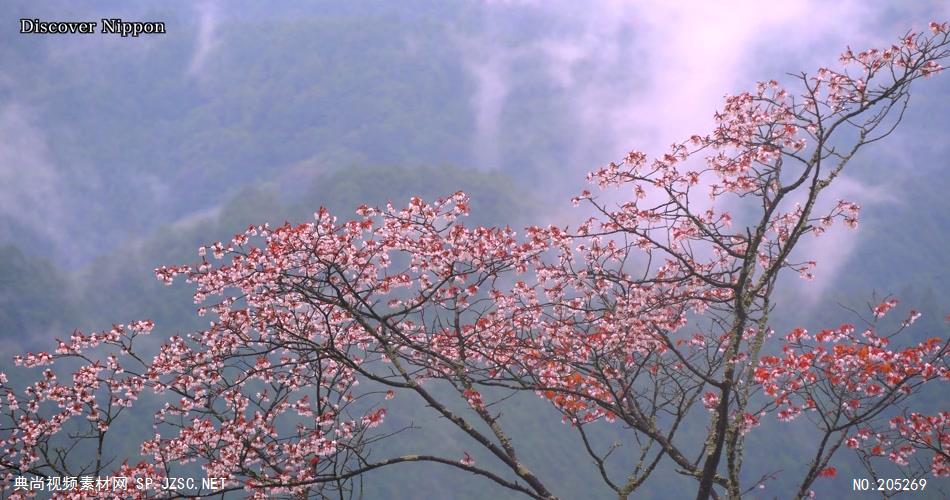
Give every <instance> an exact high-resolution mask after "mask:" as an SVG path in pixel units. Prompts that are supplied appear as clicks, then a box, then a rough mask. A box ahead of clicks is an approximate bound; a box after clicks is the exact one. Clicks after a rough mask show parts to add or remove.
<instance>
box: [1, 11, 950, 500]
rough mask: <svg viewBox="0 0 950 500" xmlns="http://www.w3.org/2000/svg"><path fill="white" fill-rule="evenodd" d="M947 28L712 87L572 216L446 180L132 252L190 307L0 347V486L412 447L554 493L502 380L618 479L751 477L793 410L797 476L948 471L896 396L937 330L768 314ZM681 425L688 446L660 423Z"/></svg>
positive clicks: (939, 52) (345, 463)
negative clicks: (497, 215)
mask: <svg viewBox="0 0 950 500" xmlns="http://www.w3.org/2000/svg"><path fill="white" fill-rule="evenodd" d="M948 46H950V30H948V25H947V24H946V23H943V24H938V23H932V24H931V25H930V32H928V33H908V34H906V35H905V36H904V37H902V38H901V39H900V40H899V41H898V42H897V43H895V44H894V45H892V46H890V47H886V48H883V49H870V50H866V51H863V52H859V53H855V52H853V51H851V50H850V49H849V50H848V51H846V52H845V53H844V54H843V55H842V57H841V63H842V68H840V69H831V68H821V69H819V70H818V71H817V73H816V74H814V75H808V74H805V73H802V74H799V75H793V78H792V81H793V83H794V84H795V86H794V87H793V88H789V89H786V88H785V87H782V86H781V85H779V83H778V82H776V81H770V82H765V83H760V84H759V85H757V86H756V88H755V90H753V91H751V92H746V93H742V94H739V95H736V96H730V97H727V98H726V102H725V105H724V107H723V109H722V110H721V111H720V112H718V113H717V114H716V127H715V129H714V130H712V131H711V132H710V133H708V134H706V135H694V136H692V137H691V138H690V139H689V140H687V141H685V142H682V143H677V144H674V145H673V146H672V147H671V149H670V151H669V152H668V153H666V154H663V155H661V156H659V157H657V158H653V159H650V158H648V157H647V156H646V155H645V154H643V153H641V152H638V151H632V152H630V153H629V154H628V155H626V157H625V158H623V159H622V160H621V161H619V162H618V163H610V164H609V165H607V166H605V167H603V168H600V169H597V170H596V171H594V172H591V174H589V176H588V181H589V182H591V183H592V184H593V187H592V189H599V190H600V192H599V193H598V194H593V193H591V192H590V191H587V190H585V191H583V192H582V193H581V194H580V195H578V196H577V197H575V198H574V200H573V201H574V203H575V204H576V205H580V204H581V203H584V204H585V205H586V206H587V207H589V208H590V209H591V213H592V214H593V215H592V216H591V217H590V218H589V219H587V220H586V221H584V222H583V223H582V224H580V226H579V227H578V228H576V229H574V230H570V229H567V228H560V227H557V226H549V227H546V228H542V227H529V228H526V229H525V231H524V234H523V235H518V234H516V233H515V232H514V231H513V230H511V229H510V228H484V227H475V228H469V227H466V226H465V225H464V224H463V223H461V222H459V221H458V218H459V217H461V216H464V215H465V214H467V212H468V198H467V197H466V196H465V194H464V193H461V192H459V193H456V194H454V195H452V196H450V197H448V198H445V199H440V200H436V201H435V202H433V203H426V202H424V201H423V200H421V199H418V198H413V199H412V200H411V201H410V203H409V205H408V206H406V207H405V208H401V209H397V208H395V207H393V206H391V205H389V206H386V207H381V208H374V207H368V206H361V207H359V209H358V210H357V216H358V217H357V218H356V219H353V220H349V221H345V222H340V221H339V220H338V219H336V218H335V217H333V216H331V215H330V214H329V213H328V212H327V211H326V210H323V209H321V210H319V211H318V212H317V213H315V214H314V221H312V222H309V223H305V224H300V225H291V224H285V225H283V226H280V227H276V228H271V227H269V226H267V225H261V226H252V227H249V228H247V230H246V231H244V232H243V233H240V234H238V235H235V236H234V238H233V239H232V241H230V242H227V243H221V242H217V243H214V244H211V245H208V246H207V247H203V248H201V249H200V250H199V257H200V259H201V261H200V263H198V264H196V265H193V266H173V267H162V268H159V269H156V275H157V276H158V278H159V279H161V280H164V281H165V282H167V283H171V282H173V281H174V280H175V279H176V278H177V277H179V276H182V277H184V278H185V279H187V280H188V281H189V282H190V283H192V284H193V285H194V287H195V302H196V304H198V305H199V309H198V314H199V315H201V316H205V315H210V316H211V317H212V318H213V321H211V322H210V326H209V327H208V328H207V329H206V330H203V331H199V332H194V333H191V334H189V335H181V336H179V335H176V336H173V337H171V338H170V339H168V340H166V341H164V342H162V343H161V346H160V348H158V352H157V353H152V354H146V353H147V352H148V351H149V350H148V349H147V348H146V347H143V343H142V342H141V341H140V340H139V339H140V337H142V336H144V335H147V334H148V333H149V332H151V330H152V329H153V327H154V325H153V324H152V323H151V322H148V321H137V322H133V323H131V324H129V325H114V326H113V328H111V329H110V330H108V331H105V332H99V333H93V334H88V335H87V334H82V333H80V332H76V333H74V334H73V336H72V337H71V339H70V340H69V341H60V342H59V345H58V347H57V348H56V350H55V351H54V352H52V353H38V354H32V353H31V354H27V355H25V356H23V357H18V358H17V360H16V364H18V365H22V368H23V370H34V371H38V372H39V376H38V379H37V380H36V381H35V382H33V383H31V384H25V385H24V384H18V383H14V382H13V381H11V380H8V376H7V375H4V374H0V396H2V397H3V400H2V401H0V415H2V417H0V418H2V420H0V449H2V450H3V451H2V453H0V471H2V474H3V478H2V480H3V483H2V487H3V488H4V491H6V492H8V493H10V494H11V495H13V497H18V496H28V494H27V492H25V491H22V490H17V489H15V488H14V483H13V479H14V478H15V477H17V476H24V475H29V476H32V477H40V478H43V477H51V476H81V475H93V476H98V475H116V476H124V477H129V478H150V479H152V480H155V481H160V480H162V479H163V478H167V477H172V476H174V475H175V474H176V472H175V471H179V470H181V469H180V467H182V466H187V464H191V463H195V464H198V465H200V466H201V467H202V468H203V471H204V474H205V475H206V476H208V477H221V478H226V482H225V487H224V491H245V492H246V493H247V494H248V495H250V496H253V497H257V498H270V497H273V496H293V497H318V498H320V497H328V496H335V497H339V496H345V495H347V494H352V493H355V492H356V491H358V484H357V483H356V482H355V481H354V480H356V479H358V478H359V477H360V476H361V475H363V474H365V473H369V472H370V471H373V470H375V469H378V468H381V467H386V466H389V465H392V464H397V463H406V462H432V463H438V464H442V465H444V466H447V467H453V468H456V469H460V470H463V471H466V472H470V473H473V474H476V475H479V476H481V477H483V478H484V479H486V480H488V481H490V482H491V483H493V484H494V485H496V486H498V487H499V488H506V489H509V490H512V491H515V492H519V493H523V494H524V495H526V496H528V497H532V498H554V497H555V495H556V492H555V491H552V489H551V486H550V482H545V481H544V479H543V478H541V477H539V475H538V474H536V473H535V472H533V470H532V467H531V464H529V463H526V461H525V460H524V459H523V458H522V455H521V454H520V453H519V450H518V449H517V446H516V442H517V439H516V436H514V437H513V436H511V435H510V434H509V431H508V430H507V429H506V427H505V424H504V421H503V418H502V411H501V408H504V405H505V403H506V401H508V398H509V397H510V396H511V395H512V394H517V393H522V392H527V393H534V394H537V396H539V397H540V398H542V399H544V400H546V401H548V402H550V404H551V405H552V406H553V407H554V408H555V409H556V410H557V411H559V412H560V413H561V414H562V416H563V421H564V422H565V423H566V424H568V425H569V426H570V427H571V428H572V429H575V430H576V432H577V434H578V440H579V443H580V445H581V446H583V448H584V449H585V450H586V451H587V453H588V454H589V455H590V457H591V459H592V461H593V464H594V467H596V468H597V471H598V472H599V474H600V476H601V477H602V479H603V482H604V485H605V486H606V487H607V488H610V489H611V490H612V491H613V492H614V493H615V494H616V495H617V496H618V497H619V498H627V497H628V496H629V495H630V494H631V493H632V492H634V491H635V490H637V489H638V488H640V487H641V486H643V485H644V484H646V483H647V481H648V479H649V477H650V476H651V474H652V473H653V472H654V471H655V470H656V469H657V467H658V466H660V464H661V462H663V461H664V460H668V461H669V462H668V463H671V464H672V466H673V467H674V468H675V470H676V471H677V472H678V473H679V474H681V475H683V476H684V477H686V478H689V481H693V483H691V484H695V485H696V492H697V498H700V499H705V498H709V497H716V498H718V497H720V496H723V495H724V496H727V497H729V498H739V497H741V496H742V495H743V494H745V493H747V492H748V491H750V490H751V489H753V488H757V487H762V486H764V485H765V483H766V482H767V481H768V480H770V479H772V478H773V477H774V475H773V474H768V475H766V476H763V477H759V478H756V477H748V475H747V474H743V461H744V459H745V458H746V456H758V455H757V454H758V453H760V451H757V450H750V449H747V443H746V438H747V436H748V435H749V433H751V432H754V431H755V429H756V428H757V426H758V425H759V424H760V423H761V422H762V421H763V419H766V418H774V419H777V420H779V421H793V420H799V421H800V420H802V419H807V420H808V422H809V424H810V425H811V426H812V430H811V435H813V436H815V437H816V441H817V445H816V447H815V449H814V450H813V452H812V455H811V457H810V459H809V460H810V461H809V463H808V464H807V466H806V467H805V470H804V472H803V475H802V477H801V478H800V479H796V481H797V482H798V484H799V487H798V489H797V491H796V492H794V495H795V496H796V497H799V498H801V497H807V496H809V495H811V491H812V487H813V485H814V483H815V482H816V481H820V480H821V479H822V478H825V477H830V476H834V475H835V474H836V470H837V469H836V466H835V463H836V462H835V459H836V458H837V457H839V456H840V454H839V453H840V452H841V451H843V450H853V451H854V452H855V453H856V454H857V457H858V460H859V461H860V462H861V463H862V464H863V465H864V466H866V467H867V468H868V470H869V471H870V472H871V473H872V474H875V473H876V472H875V471H876V470H877V469H876V467H877V466H878V464H879V463H881V462H882V461H888V462H890V463H893V464H894V465H895V466H898V467H902V468H903V470H904V471H905V474H907V477H908V478H914V479H916V478H920V477H924V475H925V474H926V475H933V476H947V475H950V462H948V454H947V453H948V449H950V432H948V417H950V413H948V411H947V410H946V409H942V410H939V411H937V412H936V413H934V412H932V411H930V408H929V407H928V406H927V405H925V404H922V403H921V399H920V397H919V395H921V394H922V393H923V391H925V390H926V388H927V387H930V385H932V384H930V382H934V383H940V382H941V381H942V382H946V381H948V379H950V373H948V370H947V357H948V340H947V338H946V336H943V337H940V336H934V337H932V338H930V339H928V340H924V341H921V342H917V343H913V342H907V340H906V335H902V334H903V331H904V330H905V328H907V327H909V326H910V325H911V324H912V323H913V322H914V321H915V320H916V319H917V317H918V316H919V313H916V312H914V311H911V312H910V313H909V315H908V316H907V317H906V318H905V319H903V320H902V321H900V324H899V326H897V327H896V328H894V329H893V331H891V330H888V328H889V327H888V326H887V325H886V324H884V323H880V322H883V321H885V320H886V319H887V318H889V316H887V315H888V313H889V312H891V311H892V309H893V308H894V307H895V305H897V302H896V299H894V298H891V297H887V298H885V300H883V301H881V302H878V303H875V304H873V305H872V307H870V308H869V310H868V312H867V314H866V315H865V316H867V321H866V322H865V324H862V325H860V326H858V325H855V324H842V325H840V326H837V327H833V328H829V329H825V330H821V331H819V332H818V333H814V334H812V333H809V332H808V331H807V330H805V329H804V328H795V329H793V330H791V331H789V332H786V333H776V332H775V330H774V328H773V323H774V320H773V318H772V316H771V315H772V313H773V311H774V309H775V307H776V304H775V303H774V298H775V291H776V289H777V287H779V285H780V283H781V281H780V277H781V276H784V275H787V274H789V271H791V274H798V275H800V276H801V277H802V278H805V279H810V278H811V277H812V274H813V273H814V272H815V266H816V263H815V262H814V261H813V260H810V259H809V257H808V256H807V255H802V251H801V249H800V248H799V249H798V250H796V247H797V246H799V245H798V244H799V243H800V242H801V241H802V239H803V238H806V237H816V236H820V235H821V234H822V233H824V232H825V231H827V230H828V229H829V228H830V227H831V226H832V225H834V224H835V223H838V222H843V223H844V224H845V225H847V226H851V227H854V226H856V225H857V222H858V213H859V206H858V205H857V204H856V203H854V202H851V201H844V200H826V199H825V198H826V196H825V195H824V193H826V192H827V188H828V186H830V185H831V184H832V183H833V182H834V181H835V179H836V178H837V177H838V176H839V175H840V174H841V172H842V171H843V170H844V169H845V167H846V166H847V165H849V164H850V163H851V162H852V159H853V158H854V157H855V155H856V153H857V152H858V151H859V150H861V149H862V148H864V146H866V145H869V144H872V143H874V142H876V141H879V140H881V139H883V138H885V137H886V136H887V135H888V134H890V133H891V131H893V130H894V128H895V127H896V126H897V125H898V123H899V122H900V119H901V115H902V113H903V110H904V108H905V107H906V105H907V102H908V98H909V90H910V87H911V86H912V85H913V84H914V82H915V81H916V80H917V79H919V78H922V77H928V76H931V75H935V74H937V73H939V72H940V71H941V67H940V65H939V62H938V61H940V60H942V59H944V58H946V57H947V56H948V54H950V49H948ZM618 200H619V201H618ZM885 332H886V333H885ZM900 342H904V343H905V344H906V345H903V346H902V347H897V346H896V345H899V344H900ZM66 372H69V375H67V374H66ZM11 373H12V372H11ZM18 373H20V372H18ZM18 377H20V375H18ZM21 378H22V377H21ZM18 380H20V378H18ZM928 384H929V385H928ZM393 397H415V398H418V401H422V402H424V403H425V411H433V412H435V413H436V414H438V415H439V416H440V417H442V418H443V419H444V420H445V421H446V422H449V423H450V424H451V425H454V426H455V427H456V428H457V429H458V430H459V431H460V432H461V433H463V434H464V435H465V436H466V439H467V441H466V444H465V446H466V447H467V448H468V449H469V450H472V451H474V450H475V449H478V450H480V453H479V454H478V455H479V456H480V457H488V458H487V459H481V458H480V459H479V460H478V461H476V460H475V459H474V458H473V455H472V454H470V453H469V452H468V451H466V452H464V453H463V454H462V455H461V456H444V455H440V454H438V453H435V452H432V451H431V450H430V451H427V450H419V453H414V454H408V455H392V456H383V457H379V456H378V454H377V453H373V451H374V449H375V448H376V447H374V445H375V444H376V443H378V442H380V441H381V440H384V439H399V438H400V435H402V434H403V432H404V431H408V430H410V429H408V428H406V429H401V428H393V427H391V426H389V425H387V424H385V418H386V411H387V401H388V400H390V399H392V398H393ZM143 399H149V400H150V401H153V402H157V404H158V405H159V406H160V407H159V409H158V410H157V411H156V412H155V415H154V430H155V432H154V435H153V436H151V437H150V438H149V439H145V440H143V441H142V443H141V446H140V449H139V451H140V454H141V455H142V456H143V457H145V459H144V460H140V459H138V458H133V457H122V456H118V455H117V454H116V453H115V452H114V451H112V450H111V449H110V446H109V442H110V441H109V438H108V436H109V434H110V430H111V429H114V427H115V425H116V423H115V422H116V421H117V419H119V418H120V417H122V416H123V415H128V414H129V412H130V407H133V406H135V405H139V404H142V400H143ZM458 403H461V409H460V406H459V404H458ZM599 421H605V422H608V423H615V425H617V426H618V427H622V428H623V429H624V431H625V432H627V433H628V435H629V439H627V444H628V445H629V446H632V447H634V448H635V450H636V456H637V460H636V461H635V463H634V464H632V466H630V467H629V470H627V471H626V473H625V475H624V476H623V477H616V475H615V474H613V473H612V471H615V470H616V469H613V468H611V467H609V466H608V461H609V460H610V458H611V454H612V452H613V450H614V448H613V447H611V448H609V449H606V450H605V449H600V448H599V447H598V445H597V443H596V442H595V441H594V440H592V439H590V436H589V426H590V425H591V424H592V423H594V422H599ZM703 423H705V429H706V437H705V439H704V440H702V441H701V442H698V441H696V440H691V439H687V438H686V437H684V436H683V433H682V432H680V431H681V429H683V428H684V427H687V426H689V425H703ZM82 450H86V451H85V452H82ZM90 457H91V458H90ZM920 457H926V460H922V459H921V458H920ZM133 462H134V463H133ZM776 474H777V473H776ZM122 491H123V492H124V494H126V495H129V496H137V497H153V496H166V497H167V496H176V495H178V493H174V492H169V491H149V490H139V489H136V488H134V487H133V486H132V485H131V484H128V485H126V488H125V489H124V490H122ZM217 492H218V493H220V490H217ZM72 493H73V494H85V495H87V496H95V492H93V491H89V492H86V493H83V492H82V491H74V492H72ZM210 493H211V492H210V491H199V492H198V493H194V492H192V493H189V495H195V494H197V495H202V494H210ZM64 494H65V493H64ZM181 495H184V493H182V494H181Z"/></svg>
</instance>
